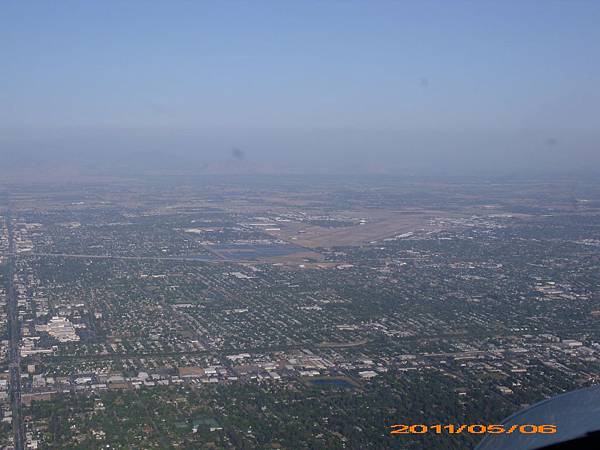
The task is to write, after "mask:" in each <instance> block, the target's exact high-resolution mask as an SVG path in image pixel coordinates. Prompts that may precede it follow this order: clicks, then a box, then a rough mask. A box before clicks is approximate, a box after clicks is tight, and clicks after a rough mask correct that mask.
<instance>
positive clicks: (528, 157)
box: [0, 0, 600, 170]
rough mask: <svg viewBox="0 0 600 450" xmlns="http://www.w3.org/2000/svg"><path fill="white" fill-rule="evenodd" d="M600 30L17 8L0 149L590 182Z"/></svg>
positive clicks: (60, 6) (371, 16) (542, 24)
mask: <svg viewBox="0 0 600 450" xmlns="http://www.w3.org/2000/svg"><path fill="white" fill-rule="evenodd" d="M599 24H600V2H599V1H592V0H590V1H561V2H553V1H546V0H544V1H542V0H540V1H527V0H520V1H514V2H512V1H507V0H503V1H472V2H462V1H437V2H433V1H432V2H427V1H425V2H423V1H418V2H417V1H415V2H408V1H383V0H381V1H366V0H365V1H310V0H301V1H300V0H298V1H285V0H279V1H249V0H248V1H239V2H234V1H214V2H212V1H193V2H192V1H190V2H187V1H185V2H184V1H161V2H159V1H139V2H138V1H126V2H125V1H123V2H117V1H77V2H76V1H58V2H50V1H10V0H4V1H2V2H0V56H1V58H2V59H1V63H0V128H1V129H2V136H1V137H0V145H1V147H0V151H1V152H2V154H3V155H5V154H6V153H7V152H8V153H10V152H13V153H14V152H18V153H21V152H28V151H34V150H35V151H36V152H37V151H40V152H41V151H44V152H46V153H47V154H52V152H55V153H56V154H59V153H61V152H65V151H66V152H70V154H73V153H80V154H85V153H86V152H88V153H97V152H100V151H102V150H106V151H107V152H114V151H117V152H123V151H129V150H131V151H136V152H146V151H149V152H163V153H165V152H166V153H171V152H172V153H174V154H178V153H186V152H187V153H190V152H191V153H194V155H195V156H194V157H195V158H196V159H197V160H202V159H203V158H206V159H207V160H208V159H210V160H215V159H219V158H222V159H226V158H230V159H231V155H232V154H233V153H231V148H233V147H236V148H241V149H242V151H243V153H236V154H235V155H234V156H236V155H237V156H240V155H242V158H237V159H239V160H241V159H245V160H247V161H253V160H255V161H257V162H260V163H261V164H263V163H265V161H271V162H274V164H276V165H277V164H288V165H290V166H294V165H295V166H297V168H298V170H300V169H299V168H300V166H302V167H303V169H302V170H304V169H306V170H308V169H310V168H311V167H312V166H313V165H315V164H317V163H316V159H315V158H316V157H317V156H318V155H320V156H322V157H323V158H324V160H331V161H336V162H337V163H336V164H338V165H339V161H340V160H344V159H347V160H346V161H344V164H347V165H348V170H353V169H352V168H351V167H363V168H366V167H369V168H371V167H372V168H373V169H374V170H381V169H382V168H386V167H398V168H402V167H404V166H406V167H407V168H413V167H421V168H427V167H428V166H429V165H434V164H439V163H440V162H441V163H442V165H447V164H448V163H449V162H452V161H454V162H455V163H456V164H457V166H463V165H464V164H466V163H473V167H474V168H476V167H481V166H485V165H486V164H487V165H492V166H493V165H496V164H500V165H505V166H506V167H507V168H510V167H512V166H516V165H519V166H522V165H537V164H538V161H537V160H539V159H540V158H542V159H545V161H541V162H540V164H541V165H542V166H548V167H549V168H553V167H561V166H562V165H564V164H571V165H579V166H581V165H583V166H588V167H589V165H590V164H598V163H599V161H600V156H598V153H600V150H598V145H597V142H598V140H597V138H598V130H600V25H599ZM205 155H207V156H205ZM208 155H210V156H208ZM306 155H309V156H306ZM423 155H425V156H423ZM234 159H235V158H234ZM331 161H330V162H331ZM457 161H458V162H457ZM318 165H319V167H320V168H321V169H322V167H323V165H322V164H318ZM334 165H335V164H334ZM332 167H333V166H332ZM338 168H339V167H338Z"/></svg>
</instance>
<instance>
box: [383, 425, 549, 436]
mask: <svg viewBox="0 0 600 450" xmlns="http://www.w3.org/2000/svg"><path fill="white" fill-rule="evenodd" d="M388 428H391V429H392V431H390V434H425V433H435V434H445V433H447V434H460V433H469V434H486V433H489V434H503V433H507V434H511V433H522V434H555V433H556V432H557V431H558V430H557V426H556V425H549V424H543V425H532V424H523V425H511V426H510V427H509V426H505V425H483V424H472V425H441V424H436V425H425V424H415V425H405V424H396V425H390V426H389V427H388Z"/></svg>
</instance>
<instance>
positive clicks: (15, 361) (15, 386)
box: [6, 213, 24, 450]
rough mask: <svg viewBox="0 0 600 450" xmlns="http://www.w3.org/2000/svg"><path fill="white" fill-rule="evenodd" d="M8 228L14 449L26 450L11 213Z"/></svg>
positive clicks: (8, 216) (10, 365) (9, 328)
mask: <svg viewBox="0 0 600 450" xmlns="http://www.w3.org/2000/svg"><path fill="white" fill-rule="evenodd" d="M6 224H7V227H8V239H9V252H10V255H9V257H8V271H7V274H8V289H7V296H8V323H9V325H8V331H9V340H10V344H9V353H8V363H9V370H10V380H9V382H10V399H11V405H12V417H13V433H14V448H15V449H16V450H23V449H24V433H23V428H24V427H23V415H22V411H21V355H20V352H19V344H20V329H19V328H20V327H19V315H18V311H17V294H16V292H15V286H14V274H15V264H16V262H15V259H16V256H15V240H14V236H13V227H12V221H11V216H10V213H9V214H7V215H6Z"/></svg>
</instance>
